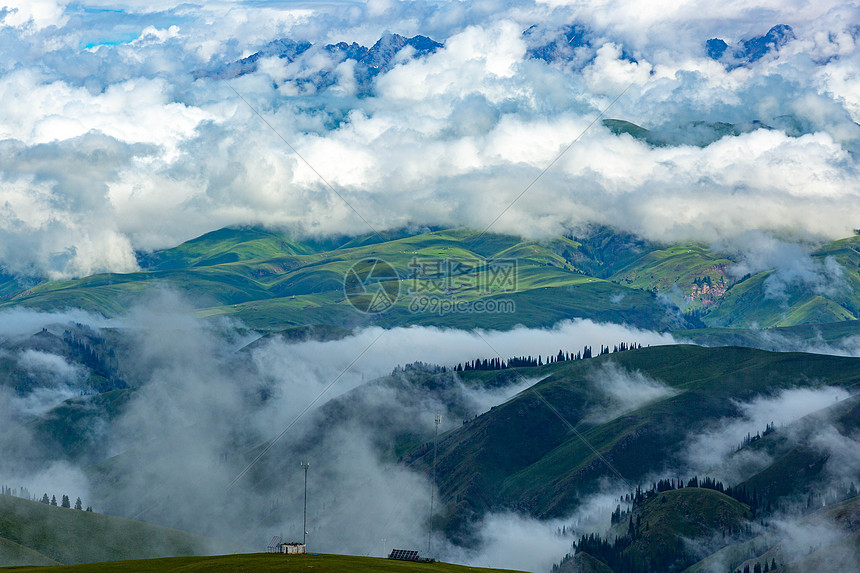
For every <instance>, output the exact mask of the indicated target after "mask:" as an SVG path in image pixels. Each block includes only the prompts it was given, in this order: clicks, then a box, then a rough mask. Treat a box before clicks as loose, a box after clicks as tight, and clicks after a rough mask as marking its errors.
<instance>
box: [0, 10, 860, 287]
mask: <svg viewBox="0 0 860 573" xmlns="http://www.w3.org/2000/svg"><path fill="white" fill-rule="evenodd" d="M0 6H2V7H0V49H2V53H3V54H5V56H6V57H5V58H4V59H3V61H2V62H0V97H2V100H3V103H4V105H3V106H2V108H0V268H2V270H3V271H4V272H5V273H8V274H18V275H28V276H48V277H51V278H63V277H72V276H82V275H87V274H92V273H95V272H101V271H113V272H128V271H132V270H135V269H136V268H137V262H136V258H135V252H136V251H147V250H152V249H158V248H166V247H171V246H174V245H176V244H178V243H180V242H182V241H185V240H188V239H190V238H193V237H196V236H199V235H200V234H203V233H205V232H208V231H211V230H215V229H218V228H222V227H225V226H230V225H265V226H270V227H278V228H284V229H287V230H289V231H291V232H293V233H295V234H296V235H297V236H321V235H327V234H333V233H347V234H358V233H366V232H369V231H371V229H373V230H377V231H381V230H384V229H390V228H398V227H403V226H405V225H410V224H413V225H441V226H468V227H472V228H480V229H484V228H487V227H488V226H489V227H490V228H491V229H492V230H493V231H496V232H504V233H513V234H518V235H522V236H524V237H529V238H541V237H546V236H552V235H557V234H561V233H565V232H571V230H576V229H582V228H584V227H585V226H587V225H589V224H602V225H612V226H615V227H617V228H619V229H622V230H625V231H631V232H634V233H636V234H639V235H641V236H643V237H646V238H650V239H656V240H665V241H676V240H690V239H695V240H700V241H705V242H714V243H716V242H720V241H731V240H732V238H735V237H743V236H746V234H748V233H751V232H756V233H764V234H765V235H767V236H778V237H781V238H783V239H784V238H786V237H787V238H789V239H791V240H801V241H822V240H826V239H835V238H840V237H844V236H847V235H849V234H851V232H852V229H854V228H857V227H860V221H858V218H857V209H856V208H851V206H852V205H858V204H860V186H859V184H858V181H860V179H858V177H857V167H858V166H857V158H856V151H857V149H858V141H860V127H859V126H858V125H857V123H856V121H857V120H858V119H860V79H858V74H857V70H858V63H860V59H858V55H857V51H856V50H855V43H856V42H857V38H858V34H860V32H858V30H860V28H858V25H860V10H858V7H857V6H856V5H855V4H853V3H849V2H827V1H821V2H804V1H794V0H793V1H787V2H783V1H780V2H776V1H758V2H722V3H716V4H715V3H712V2H659V3H654V2H642V1H636V0H625V1H617V2H612V1H606V2H584V1H572V2H565V1H546V2H534V1H515V0H507V1H505V0H484V1H479V2H445V1H432V2H427V1H414V2H396V1H389V0H371V1H368V2H357V1H356V2H338V1H331V2H267V1H253V2H250V1H249V2H232V1H227V0H222V1H218V2H207V3H205V4H199V5H198V4H193V3H187V2H174V1H169V0H163V1H152V2H146V3H142V2H124V1H113V2H104V1H94V2H80V3H78V2H65V1H62V0H35V1H33V0H27V1H24V0H0ZM778 24H786V25H789V26H791V28H792V30H793V36H794V37H793V38H792V39H789V40H788V41H787V42H786V43H785V44H784V45H782V46H780V47H779V48H778V49H772V50H770V51H768V52H767V53H766V54H765V55H764V56H763V57H761V58H759V59H756V60H754V61H745V60H744V59H743V58H734V57H733V55H732V54H734V53H735V52H738V51H739V50H741V49H742V43H743V42H744V41H746V40H749V39H751V38H755V37H759V36H762V35H764V34H765V33H767V31H768V30H769V29H770V28H771V27H772V26H775V25H778ZM570 26H577V27H578V29H580V30H584V31H585V35H586V37H587V38H588V40H589V43H588V45H585V46H581V47H577V48H574V49H566V50H562V52H563V53H562V54H561V57H559V58H556V59H555V60H553V61H545V60H543V59H540V58H535V57H533V55H534V53H535V52H534V51H535V49H538V48H540V47H541V46H545V45H547V44H549V43H552V42H554V41H556V40H558V39H559V38H562V37H563V33H564V30H565V29H567V28H568V27H570ZM526 30H528V31H529V32H528V33H527V34H524V31H526ZM386 33H396V34H401V35H404V36H407V37H411V36H413V35H416V34H422V35H426V36H428V37H430V38H432V39H433V40H435V41H437V42H439V43H441V44H443V46H442V47H441V48H440V49H438V50H436V51H435V52H434V53H432V54H429V55H426V56H422V57H415V56H414V54H413V53H411V52H410V51H409V50H406V51H405V52H401V53H400V54H399V55H398V56H397V57H396V58H395V59H394V65H393V66H392V67H391V68H390V69H388V70H387V71H384V72H382V73H379V74H378V75H376V76H375V77H373V78H372V79H371V80H362V75H361V73H360V70H359V69H358V67H357V66H356V65H355V63H354V62H351V61H343V62H341V61H338V60H334V59H332V57H331V56H330V55H329V54H328V53H327V52H326V51H325V50H323V49H322V46H324V45H325V44H329V43H336V42H341V41H344V42H347V43H352V42H357V43H359V44H361V45H364V46H371V45H373V43H375V42H376V41H377V40H378V39H379V38H380V37H381V36H382V35H384V34H386ZM284 38H289V39H293V40H296V41H302V40H304V41H308V42H310V43H311V44H313V45H314V48H312V49H311V50H309V51H308V52H306V53H305V54H303V55H302V56H301V57H299V58H298V59H296V60H295V61H293V62H289V61H287V60H283V59H279V58H277V57H263V58H261V60H260V61H259V62H258V66H257V69H256V71H254V72H253V73H248V74H245V75H242V76H240V77H235V78H225V76H224V74H221V73H219V71H223V70H224V69H225V67H226V66H227V65H228V64H230V63H232V62H236V61H237V60H239V59H240V58H243V57H246V56H249V55H251V54H253V53H255V52H257V51H259V50H261V49H263V48H265V47H266V46H267V45H268V44H269V43H270V42H272V41H274V40H278V39H284ZM711 38H721V39H723V40H725V41H726V43H727V44H728V45H729V48H728V50H727V53H728V56H727V57H726V58H724V59H722V60H720V61H716V60H713V59H711V58H709V57H708V53H707V50H706V42H707V40H709V39H711ZM320 78H325V81H321V80H320ZM604 111H605V115H601V113H602V112H604ZM602 118H613V119H622V120H625V121H630V122H633V123H635V124H637V125H640V126H643V127H646V128H648V129H651V130H652V131H653V132H654V133H655V134H659V135H660V137H661V138H662V140H663V141H665V142H667V143H666V144H665V145H661V146H654V145H649V144H647V143H645V142H643V141H640V140H636V139H634V138H632V137H631V136H629V135H624V134H622V135H616V134H614V133H613V132H611V131H610V130H609V129H607V128H606V127H605V126H604V125H603V124H602V123H601V121H599V120H600V119H602ZM595 120H598V121H595ZM717 122H725V123H730V124H734V125H738V126H741V127H742V128H743V129H741V130H740V131H741V132H742V133H739V134H737V135H726V136H723V137H711V136H712V135H713V130H710V131H709V129H710V128H708V127H707V125H708V124H714V123H717ZM757 122H760V123H757ZM709 134H710V135H709ZM697 143H698V145H696V144H697ZM556 159H557V161H555V160H556ZM524 191H525V192H524Z"/></svg>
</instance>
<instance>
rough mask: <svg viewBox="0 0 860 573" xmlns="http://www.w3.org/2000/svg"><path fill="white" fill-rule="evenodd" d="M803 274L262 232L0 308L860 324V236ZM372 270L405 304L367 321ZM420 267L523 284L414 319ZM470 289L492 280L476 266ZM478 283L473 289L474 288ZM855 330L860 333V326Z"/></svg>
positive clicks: (535, 248)
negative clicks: (496, 266) (363, 293)
mask: <svg viewBox="0 0 860 573" xmlns="http://www.w3.org/2000/svg"><path fill="white" fill-rule="evenodd" d="M808 256H809V268H810V272H811V273H812V274H814V276H812V275H810V276H808V277H805V278H803V280H800V279H798V278H797V277H795V276H794V275H790V274H789V275H783V274H781V271H780V270H779V269H764V270H761V271H760V272H756V273H750V274H749V275H748V276H736V275H735V274H734V273H733V270H732V269H734V268H735V266H736V265H737V264H738V262H739V261H738V260H736V258H737V257H736V255H732V254H730V253H721V252H719V251H715V250H712V249H711V248H710V247H708V246H707V245H702V244H698V243H678V244H659V243H655V242H651V241H646V240H643V239H640V238H638V237H635V236H633V235H630V234H626V233H620V232H616V231H613V230H612V229H608V228H595V229H593V230H591V231H589V232H588V234H587V235H586V236H582V237H556V238H553V239H547V240H542V241H530V240H523V239H522V238H520V237H514V236H508V235H478V234H476V233H474V232H472V231H470V230H468V229H447V230H439V231H432V232H421V233H418V234H414V232H409V231H407V230H405V229H401V230H399V231H397V230H395V231H389V232H386V233H383V235H382V236H381V237H380V236H376V235H373V234H369V235H366V236H359V237H352V238H350V237H340V238H329V239H326V240H317V241H308V240H298V239H297V238H296V237H292V236H290V235H289V234H287V233H283V232H278V231H270V230H265V229H260V228H233V229H221V230H219V231H213V232H212V233H208V234H206V235H203V236H201V237H198V238H197V239H193V240H191V241H187V242H186V243H183V244H182V245H179V246H177V247H174V248H172V249H165V250H162V251H156V252H153V253H146V254H141V255H140V264H141V267H142V268H141V270H140V271H138V272H134V273H127V274H119V273H112V274H111V273H107V274H99V275H93V276H90V277H84V278H80V279H75V280H68V281H42V282H41V283H39V284H36V285H34V286H32V287H31V288H27V289H21V288H20V287H18V289H17V290H16V289H15V286H16V285H17V283H11V284H10V283H6V285H0V291H2V290H3V289H4V288H5V289H8V290H7V293H8V294H6V295H5V297H4V300H2V301H0V309H2V308H11V307H16V306H18V307H26V308H34V309H39V310H46V311H50V310H60V309H67V308H82V309H84V310H89V311H94V312H99V313H102V314H105V315H117V314H121V313H122V312H124V311H125V310H126V309H128V308H129V307H130V306H131V305H133V304H134V301H135V300H137V299H139V296H140V294H141V293H144V292H146V291H147V290H149V289H151V288H154V287H155V286H156V285H163V286H169V287H172V288H174V289H176V290H177V291H180V292H183V293H185V294H186V295H187V298H188V299H189V301H190V302H191V303H192V304H193V305H194V306H195V307H196V308H197V310H198V312H199V314H200V316H203V317H208V316H222V315H227V316H233V317H236V318H239V319H240V320H242V321H243V322H245V324H247V325H248V326H250V327H252V328H256V329H260V330H283V329H285V328H289V327H294V326H303V325H329V326H334V327H339V328H346V329H352V328H354V327H357V326H363V325H368V324H376V325H379V326H397V325H409V324H424V325H431V324H432V325H437V326H449V327H462V328H474V327H476V326H479V327H483V328H493V329H503V330H504V329H509V328H512V327H514V326H516V325H518V324H523V325H526V326H541V327H545V326H550V325H553V324H555V323H557V322H559V321H561V320H564V319H573V318H587V319H592V320H595V321H600V322H616V323H627V324H629V325H635V326H638V327H641V328H647V329H655V330H679V329H687V328H705V327H711V328H715V327H720V328H724V327H731V328H772V327H788V326H795V325H802V324H823V323H836V322H842V321H849V322H854V321H857V320H858V318H860V235H856V234H855V235H854V236H852V237H847V238H845V239H842V240H839V241H833V242H830V243H826V244H824V245H821V246H820V247H818V248H817V249H815V250H813V251H812V252H811V253H810V254H809V255H808ZM368 258H380V259H383V260H385V261H387V262H388V263H389V264H391V265H392V266H393V268H394V269H395V270H396V272H397V273H398V276H399V278H400V281H399V282H400V285H399V290H400V292H401V296H399V297H398V299H397V301H396V303H395V304H394V305H393V306H392V307H391V308H390V309H388V310H386V311H385V312H384V313H380V314H371V315H367V314H361V313H359V312H358V311H356V310H355V309H353V308H352V306H351V305H350V304H349V302H348V301H347V299H346V296H345V291H344V277H345V275H346V272H347V271H348V270H349V268H350V267H351V266H352V265H353V264H355V263H357V262H358V261H361V260H365V259H368ZM417 259H426V260H441V261H444V260H449V259H450V260H460V259H466V260H472V261H485V260H488V259H505V260H511V261H516V264H517V277H518V281H517V284H516V285H515V286H514V285H511V288H506V289H502V290H498V291H486V292H485V291H481V290H480V289H477V288H465V289H460V290H457V291H456V292H453V291H452V292H448V293H444V294H443V298H445V297H447V298H448V299H450V300H452V301H453V300H458V301H466V302H474V301H478V300H480V301H483V302H486V301H494V302H496V301H500V300H511V301H513V303H514V306H515V307H516V308H515V311H514V312H508V313H447V314H439V313H421V312H413V311H410V310H409V304H410V301H411V299H410V297H409V296H407V292H406V290H408V287H409V281H408V277H409V276H410V275H409V273H410V272H411V271H410V268H411V267H410V265H412V264H414V261H415V260H417ZM473 272H474V273H475V277H476V280H477V278H479V277H485V278H486V277H489V275H488V274H486V273H488V272H489V269H488V268H487V267H485V266H481V265H478V266H476V267H475V269H474V271H473ZM476 284H478V283H476ZM857 324H860V322H857Z"/></svg>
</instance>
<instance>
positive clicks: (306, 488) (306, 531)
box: [302, 462, 311, 553]
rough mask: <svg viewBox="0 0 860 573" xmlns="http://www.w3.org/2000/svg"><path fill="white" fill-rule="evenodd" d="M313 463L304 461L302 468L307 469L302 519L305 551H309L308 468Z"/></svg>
mask: <svg viewBox="0 0 860 573" xmlns="http://www.w3.org/2000/svg"><path fill="white" fill-rule="evenodd" d="M309 467H311V464H309V463H308V462H302V468H303V469H304V470H305V511H304V519H303V520H302V544H303V545H304V546H305V553H307V551H308V468H309Z"/></svg>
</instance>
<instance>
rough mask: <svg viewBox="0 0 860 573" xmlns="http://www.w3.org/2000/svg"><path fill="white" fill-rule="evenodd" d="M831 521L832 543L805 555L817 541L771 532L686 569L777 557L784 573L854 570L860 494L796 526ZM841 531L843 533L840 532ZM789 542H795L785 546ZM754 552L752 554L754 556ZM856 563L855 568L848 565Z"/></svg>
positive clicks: (693, 572) (716, 571) (713, 569)
mask: <svg viewBox="0 0 860 573" xmlns="http://www.w3.org/2000/svg"><path fill="white" fill-rule="evenodd" d="M823 524H827V525H828V530H829V531H830V532H831V533H832V534H835V535H834V537H832V538H831V539H830V541H831V544H830V545H824V546H823V547H819V548H816V549H815V550H814V551H812V552H811V553H809V554H807V555H804V554H803V553H802V552H803V550H804V549H807V547H809V548H813V545H814V544H813V543H812V541H811V540H810V543H809V545H808V546H807V547H804V546H799V547H798V546H797V545H796V543H797V541H796V540H789V541H786V540H785V539H783V538H780V537H779V535H776V534H775V533H773V532H768V533H766V534H764V535H760V536H758V537H756V538H754V539H751V540H749V541H746V542H743V543H737V544H733V545H729V546H728V547H725V548H723V549H720V550H719V551H717V552H715V553H713V554H711V555H709V556H708V557H706V558H705V559H703V560H701V561H699V562H698V563H695V564H693V565H692V566H690V567H689V568H687V569H686V570H685V573H723V571H726V570H728V569H729V566H732V569H731V570H732V571H736V570H737V569H741V570H743V567H744V565H749V567H750V570H751V571H752V569H753V567H754V566H755V563H756V562H758V563H760V564H762V565H764V562H765V561H767V562H768V563H770V562H771V560H772V559H774V558H775V559H776V561H777V564H778V565H780V567H779V569H778V571H779V572H780V573H789V572H790V573H804V572H806V571H854V570H855V569H856V563H857V562H858V560H857V558H858V557H860V497H855V498H852V499H849V500H846V501H844V502H842V503H838V504H836V505H832V506H829V507H825V508H822V509H820V510H818V511H815V512H813V513H811V514H809V515H806V516H803V517H801V518H798V521H797V523H796V524H795V527H798V528H804V527H809V526H812V525H815V526H816V527H820V526H822V525H823ZM839 532H841V534H842V536H840V535H839ZM785 543H791V544H792V545H791V546H790V547H788V548H787V549H788V550H787V551H786V550H785V549H786V548H785ZM798 552H800V556H799V558H798V557H795V561H794V562H793V563H789V564H786V560H787V559H790V557H789V556H790V555H795V556H796V555H797V554H798ZM750 556H752V557H750ZM846 565H853V566H854V567H855V569H852V568H851V567H846Z"/></svg>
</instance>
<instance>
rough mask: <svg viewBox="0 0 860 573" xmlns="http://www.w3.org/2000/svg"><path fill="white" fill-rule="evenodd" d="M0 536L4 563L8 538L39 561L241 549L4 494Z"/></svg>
mask: <svg viewBox="0 0 860 573" xmlns="http://www.w3.org/2000/svg"><path fill="white" fill-rule="evenodd" d="M0 537H2V539H4V540H5V542H6V543H5V545H4V551H3V555H4V556H9V558H10V561H9V562H7V564H11V563H12V562H13V560H12V558H13V557H14V555H12V554H11V553H10V552H8V549H9V543H10V542H11V543H14V544H18V545H21V546H23V547H25V548H27V549H29V550H30V551H32V553H29V552H27V551H22V552H21V555H23V557H25V558H26V559H28V560H29V559H30V558H32V559H33V561H31V563H37V564H38V563H44V560H42V561H39V559H41V558H42V557H45V558H47V559H50V560H53V561H56V562H58V563H64V564H73V563H88V562H91V561H110V560H117V559H143V558H151V557H163V556H172V555H205V554H211V553H217V552H219V551H237V550H241V548H239V547H237V546H235V545H230V544H223V543H221V542H218V541H216V540H214V539H209V538H206V537H202V536H199V535H194V534H191V533H187V532H185V531H179V530H177V529H170V528H167V527H161V526H157V525H151V524H148V523H143V522H140V521H132V520H130V519H124V518H120V517H114V516H109V515H102V514H99V513H90V512H86V511H79V510H75V509H65V508H62V507H56V506H50V505H46V504H43V503H39V502H34V501H29V500H25V499H19V498H15V497H10V496H5V495H4V496H0ZM37 554H40V555H41V556H42V557H40V556H39V555H37ZM17 562H18V563H20V560H18V561H17Z"/></svg>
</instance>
